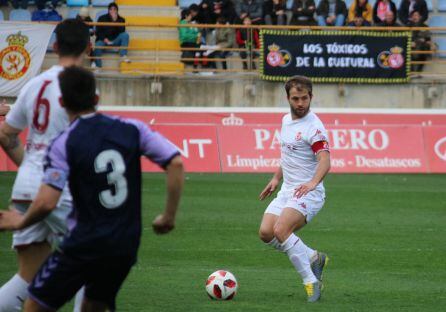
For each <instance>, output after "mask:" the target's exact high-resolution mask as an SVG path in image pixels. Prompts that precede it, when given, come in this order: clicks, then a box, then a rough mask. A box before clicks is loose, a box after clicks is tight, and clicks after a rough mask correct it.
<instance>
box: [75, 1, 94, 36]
mask: <svg viewBox="0 0 446 312" xmlns="http://www.w3.org/2000/svg"><path fill="white" fill-rule="evenodd" d="M76 18H77V19H78V20H81V21H83V22H84V23H92V22H93V20H92V19H91V17H90V11H89V10H88V7H82V8H80V10H79V13H78V14H77V15H76ZM88 29H89V30H90V36H93V35H94V27H93V26H88Z"/></svg>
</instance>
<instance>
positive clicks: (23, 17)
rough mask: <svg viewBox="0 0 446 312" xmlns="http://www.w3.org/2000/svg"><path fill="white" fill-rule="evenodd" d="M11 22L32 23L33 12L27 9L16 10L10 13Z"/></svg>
mask: <svg viewBox="0 0 446 312" xmlns="http://www.w3.org/2000/svg"><path fill="white" fill-rule="evenodd" d="M9 20H10V21H16V22H29V21H31V12H30V11H29V10H25V9H14V10H11V12H9Z"/></svg>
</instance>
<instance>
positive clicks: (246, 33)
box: [235, 15, 260, 70]
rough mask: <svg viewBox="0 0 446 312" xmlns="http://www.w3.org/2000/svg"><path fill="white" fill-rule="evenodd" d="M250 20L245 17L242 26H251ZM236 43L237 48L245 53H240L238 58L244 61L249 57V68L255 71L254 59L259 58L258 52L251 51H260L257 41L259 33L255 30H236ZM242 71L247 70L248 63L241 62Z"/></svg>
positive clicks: (258, 41) (258, 40)
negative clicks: (242, 49)
mask: <svg viewBox="0 0 446 312" xmlns="http://www.w3.org/2000/svg"><path fill="white" fill-rule="evenodd" d="M251 24H252V22H251V18H250V17H249V16H248V15H247V16H245V17H244V18H243V25H245V26H249V25H251ZM235 36H236V41H237V45H238V46H239V48H244V49H246V51H242V52H240V57H241V58H242V59H244V60H245V59H246V58H247V57H251V59H252V63H251V68H252V69H256V64H255V62H254V59H256V58H257V57H258V56H259V53H258V52H255V51H253V50H254V49H260V39H259V31H258V30H257V29H247V28H243V29H237V31H236V34H235ZM243 69H244V70H246V69H248V62H246V61H243Z"/></svg>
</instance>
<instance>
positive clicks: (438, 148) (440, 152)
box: [434, 137, 446, 161]
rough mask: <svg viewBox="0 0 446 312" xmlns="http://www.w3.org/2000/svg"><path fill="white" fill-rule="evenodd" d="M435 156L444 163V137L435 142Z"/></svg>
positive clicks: (445, 141)
mask: <svg viewBox="0 0 446 312" xmlns="http://www.w3.org/2000/svg"><path fill="white" fill-rule="evenodd" d="M434 150H435V154H437V156H438V157H439V158H440V159H442V160H444V161H446V137H444V138H442V139H440V140H438V141H437V143H435V147H434Z"/></svg>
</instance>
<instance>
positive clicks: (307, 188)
mask: <svg viewBox="0 0 446 312" xmlns="http://www.w3.org/2000/svg"><path fill="white" fill-rule="evenodd" d="M316 186H317V184H315V183H313V182H307V183H304V184H301V185H299V186H298V187H296V188H295V189H294V197H296V198H301V197H302V196H305V195H307V194H308V193H309V192H311V191H312V190H314V189H315V188H316Z"/></svg>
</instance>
